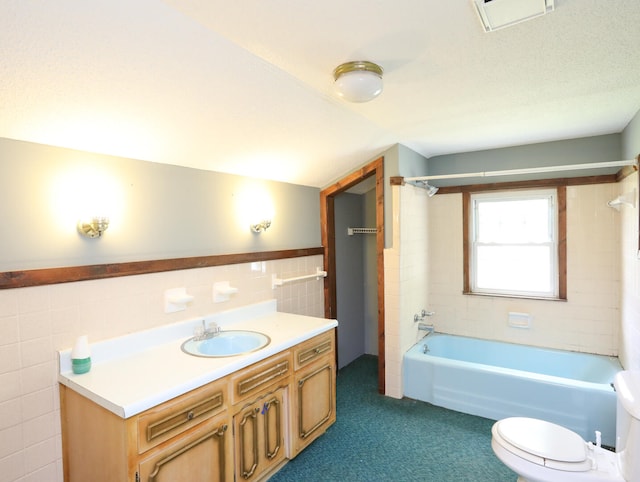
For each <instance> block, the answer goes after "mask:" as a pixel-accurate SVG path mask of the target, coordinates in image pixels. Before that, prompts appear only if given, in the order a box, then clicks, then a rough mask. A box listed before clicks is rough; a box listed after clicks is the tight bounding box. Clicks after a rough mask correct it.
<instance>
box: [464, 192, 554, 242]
mask: <svg viewBox="0 0 640 482" xmlns="http://www.w3.org/2000/svg"><path fill="white" fill-rule="evenodd" d="M477 210H478V224H477V226H478V239H477V241H478V242H481V243H546V242H549V241H550V240H551V233H550V232H549V227H550V224H549V199H524V200H504V201H480V202H478V204H477Z"/></svg>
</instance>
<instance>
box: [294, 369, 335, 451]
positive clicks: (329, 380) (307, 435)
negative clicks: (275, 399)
mask: <svg viewBox="0 0 640 482" xmlns="http://www.w3.org/2000/svg"><path fill="white" fill-rule="evenodd" d="M335 384H336V374H335V364H334V363H333V357H326V358H325V359H324V360H323V362H319V363H316V364H314V365H312V366H310V367H309V368H307V369H305V370H301V371H300V372H299V373H296V377H295V382H294V388H293V391H294V401H293V406H294V409H293V433H292V439H293V456H296V455H297V454H298V453H300V451H301V450H302V449H303V448H305V447H306V446H307V445H309V444H310V443H311V442H312V441H313V440H315V439H316V438H317V437H319V436H320V435H322V434H323V433H324V432H325V431H326V430H327V428H328V427H329V426H330V425H331V424H333V423H334V422H335V420H336V394H335V386H336V385H335Z"/></svg>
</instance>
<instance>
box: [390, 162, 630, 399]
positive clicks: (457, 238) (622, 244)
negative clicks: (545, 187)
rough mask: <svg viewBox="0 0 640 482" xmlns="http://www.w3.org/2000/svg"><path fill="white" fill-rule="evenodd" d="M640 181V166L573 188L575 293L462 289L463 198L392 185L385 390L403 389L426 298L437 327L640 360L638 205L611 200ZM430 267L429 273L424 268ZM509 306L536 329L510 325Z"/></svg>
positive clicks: (626, 362)
mask: <svg viewBox="0 0 640 482" xmlns="http://www.w3.org/2000/svg"><path fill="white" fill-rule="evenodd" d="M637 183H638V179H637V174H635V175H633V176H630V177H629V178H627V179H626V180H624V181H623V182H622V183H617V184H600V185H589V186H576V187H569V188H567V243H568V244H567V253H568V259H567V285H568V286H567V289H568V293H567V295H568V300H567V301H541V300H519V299H509V298H498V297H495V298H493V297H481V296H465V295H463V294H462V278H463V273H462V263H463V262H462V196H461V195H460V194H448V195H446V194H438V195H437V196H434V197H433V198H427V199H426V200H425V199H422V198H421V197H420V195H419V194H417V193H416V191H419V190H417V189H416V188H413V187H411V186H404V187H397V186H396V187H393V189H392V203H393V223H394V224H393V232H394V239H393V246H392V247H391V248H389V249H386V250H385V253H384V259H385V312H386V313H385V320H386V322H385V324H386V327H385V330H386V336H387V339H386V340H387V341H386V351H387V353H386V355H387V359H386V367H387V368H386V384H387V387H386V392H387V395H389V396H393V397H401V396H402V354H403V353H404V351H406V349H407V348H408V347H409V346H411V344H413V341H415V338H414V340H411V333H412V330H411V325H413V323H412V320H411V321H409V318H412V316H413V312H414V311H415V310H418V309H421V308H422V307H423V306H422V305H424V304H426V305H427V306H425V307H426V308H428V309H433V310H434V311H435V312H436V315H435V316H434V318H433V321H434V323H435V326H436V330H437V331H441V332H445V333H452V334H458V335H462V336H473V337H479V338H487V339H496V340H503V341H507V342H513V343H524V344H530V345H538V346H545V347H551V348H559V349H567V350H574V351H582V352H590V353H600V354H605V355H617V354H618V352H619V351H620V356H621V361H622V363H623V366H625V367H626V368H630V367H633V368H640V260H639V259H638V210H637V208H636V209H632V208H626V209H625V208H624V207H623V208H622V209H621V212H620V213H619V212H617V211H615V210H613V209H611V208H610V207H608V206H607V201H609V200H611V199H614V198H615V197H616V196H617V195H618V194H620V193H622V192H627V191H629V190H631V189H633V187H635V186H637ZM420 220H424V221H425V223H424V225H425V226H426V227H427V230H426V231H422V230H421V229H420V222H419V221H420ZM425 252H427V253H428V255H427V257H426V260H425V258H424V253H425ZM424 265H426V266H427V270H428V272H427V275H422V274H421V273H420V269H421V268H420V267H421V266H424ZM425 283H426V284H427V286H428V288H427V289H426V291H421V290H422V289H423V286H424V284H425ZM510 311H516V312H525V313H530V314H531V316H532V326H531V328H530V329H517V328H513V327H509V326H508V324H507V316H508V313H509V312H510ZM621 319H622V325H621V322H620V320H621ZM621 326H622V328H621ZM414 336H415V335H414Z"/></svg>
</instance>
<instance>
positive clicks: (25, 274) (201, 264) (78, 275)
mask: <svg viewBox="0 0 640 482" xmlns="http://www.w3.org/2000/svg"><path fill="white" fill-rule="evenodd" d="M323 253H324V249H323V248H321V247H316V248H300V249H289V250H281V251H262V252H253V253H240V254H221V255H212V256H197V257H193V258H174V259H157V260H150V261H133V262H128V263H111V264H94V265H88V266H71V267H63V268H44V269H33V270H23V271H7V272H4V273H0V290H1V289H11V288H24V287H28V286H41V285H49V284H57V283H69V282H73V281H88V280H95V279H103V278H116V277H119V276H131V275H137V274H150V273H159V272H163V271H176V270H181V269H192V268H208V267H211V266H223V265H228V264H240V263H253V262H257V261H271V260H276V259H287V258H299V257H303V256H314V255H318V254H323Z"/></svg>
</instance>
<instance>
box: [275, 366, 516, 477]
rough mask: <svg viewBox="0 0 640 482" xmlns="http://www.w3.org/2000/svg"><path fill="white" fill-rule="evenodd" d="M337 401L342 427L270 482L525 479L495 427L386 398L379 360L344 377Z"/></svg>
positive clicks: (339, 379)
mask: <svg viewBox="0 0 640 482" xmlns="http://www.w3.org/2000/svg"><path fill="white" fill-rule="evenodd" d="M336 394H337V410H336V413H337V421H336V423H335V424H334V425H332V426H331V427H330V428H329V429H328V430H327V432H326V433H325V434H324V435H322V436H321V437H320V438H318V439H317V440H316V441H315V442H313V443H312V444H311V445H310V446H309V447H307V449H305V450H304V451H303V452H302V453H301V454H300V455H298V457H296V458H295V459H294V460H292V461H290V462H289V463H287V464H286V465H285V466H284V467H283V468H282V469H281V470H280V471H279V472H278V473H276V474H275V475H274V476H273V477H272V478H271V479H270V482H289V481H291V482H293V481H296V482H301V481H341V482H357V481H398V482H402V481H435V482H446V481H456V482H459V481H478V482H502V481H505V482H506V481H509V482H514V481H515V480H516V478H517V476H516V475H515V474H514V473H513V472H511V470H509V469H508V468H507V467H505V466H504V465H503V464H502V463H501V462H500V461H499V460H498V459H497V458H496V457H495V455H494V454H493V451H492V450H491V426H492V425H493V423H494V422H493V420H488V419H485V418H481V417H475V416H472V415H466V414H463V413H459V412H454V411H451V410H447V409H444V408H440V407H434V406H433V405H430V404H428V403H424V402H418V401H414V400H408V399H403V400H396V399H393V398H389V397H385V396H382V395H379V394H378V391H377V358H376V357H373V356H367V355H365V356H362V357H360V358H358V359H357V360H356V361H354V362H353V363H351V364H349V365H348V366H346V367H344V368H343V369H342V370H340V371H339V373H338V377H337V389H336Z"/></svg>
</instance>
